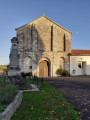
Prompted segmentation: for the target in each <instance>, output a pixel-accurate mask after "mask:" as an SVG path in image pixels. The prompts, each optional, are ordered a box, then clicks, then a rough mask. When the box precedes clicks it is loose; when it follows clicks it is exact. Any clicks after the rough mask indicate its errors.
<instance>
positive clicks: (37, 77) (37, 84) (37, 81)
mask: <svg viewBox="0 0 90 120" xmlns="http://www.w3.org/2000/svg"><path fill="white" fill-rule="evenodd" d="M37 85H38V77H37Z"/></svg>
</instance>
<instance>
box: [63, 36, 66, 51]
mask: <svg viewBox="0 0 90 120" xmlns="http://www.w3.org/2000/svg"><path fill="white" fill-rule="evenodd" d="M63 48H64V49H63V50H64V51H66V38H65V34H64V37H63Z"/></svg>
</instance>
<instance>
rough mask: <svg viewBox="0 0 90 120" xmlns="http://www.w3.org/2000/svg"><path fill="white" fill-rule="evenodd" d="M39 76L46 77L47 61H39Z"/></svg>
mask: <svg viewBox="0 0 90 120" xmlns="http://www.w3.org/2000/svg"><path fill="white" fill-rule="evenodd" d="M39 77H48V62H47V61H42V62H40V63H39Z"/></svg>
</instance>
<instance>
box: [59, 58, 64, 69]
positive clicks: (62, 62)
mask: <svg viewBox="0 0 90 120" xmlns="http://www.w3.org/2000/svg"><path fill="white" fill-rule="evenodd" d="M59 67H60V68H62V69H63V70H65V59H64V58H63V57H61V58H60V66H59Z"/></svg>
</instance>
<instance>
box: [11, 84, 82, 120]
mask: <svg viewBox="0 0 90 120" xmlns="http://www.w3.org/2000/svg"><path fill="white" fill-rule="evenodd" d="M11 120H80V119H79V117H78V115H77V112H76V111H75V110H74V109H73V108H72V106H71V105H70V104H68V103H67V102H66V100H65V99H64V93H62V92H61V90H57V89H55V88H53V87H52V86H50V85H48V84H47V83H46V82H44V90H43V91H39V92H31V93H24V95H23V102H22V104H21V106H20V107H19V108H18V110H17V111H16V113H15V114H14V116H13V117H12V118H11Z"/></svg>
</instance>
